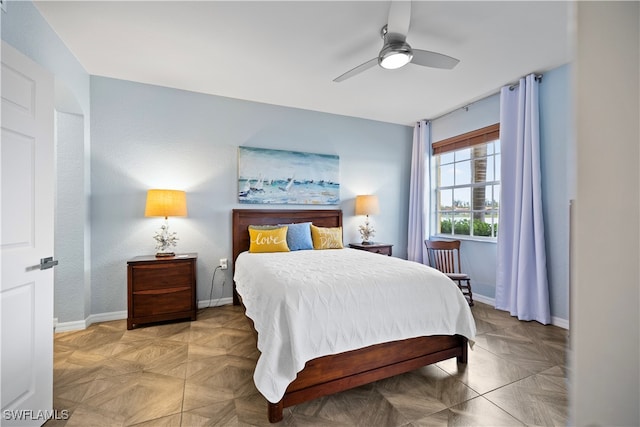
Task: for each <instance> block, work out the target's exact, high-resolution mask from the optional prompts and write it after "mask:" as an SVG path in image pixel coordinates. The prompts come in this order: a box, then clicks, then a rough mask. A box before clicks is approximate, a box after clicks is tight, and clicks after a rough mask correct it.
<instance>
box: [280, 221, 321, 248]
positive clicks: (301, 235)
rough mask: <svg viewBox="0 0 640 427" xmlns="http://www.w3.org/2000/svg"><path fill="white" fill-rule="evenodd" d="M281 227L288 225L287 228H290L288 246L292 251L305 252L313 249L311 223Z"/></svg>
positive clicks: (288, 230)
mask: <svg viewBox="0 0 640 427" xmlns="http://www.w3.org/2000/svg"><path fill="white" fill-rule="evenodd" d="M280 225H283V226H284V225H286V226H287V227H289V228H288V229H287V246H289V250H290V251H303V250H307V249H313V241H312V240H311V223H310V222H301V223H298V224H280Z"/></svg>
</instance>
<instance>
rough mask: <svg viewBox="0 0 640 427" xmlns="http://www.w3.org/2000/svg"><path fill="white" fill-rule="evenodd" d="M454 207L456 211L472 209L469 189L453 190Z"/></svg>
mask: <svg viewBox="0 0 640 427" xmlns="http://www.w3.org/2000/svg"><path fill="white" fill-rule="evenodd" d="M453 206H454V209H455V210H456V211H460V210H467V211H468V210H469V209H470V208H471V189H470V188H469V187H465V188H456V189H454V190H453Z"/></svg>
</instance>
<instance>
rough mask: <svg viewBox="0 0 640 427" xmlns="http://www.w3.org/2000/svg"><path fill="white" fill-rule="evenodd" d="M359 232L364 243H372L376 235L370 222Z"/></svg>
mask: <svg viewBox="0 0 640 427" xmlns="http://www.w3.org/2000/svg"><path fill="white" fill-rule="evenodd" d="M358 230H359V231H360V235H361V236H362V242H370V241H371V239H373V236H375V235H376V230H375V229H374V228H373V227H372V226H371V225H370V224H369V221H367V222H365V223H364V225H361V226H360V227H358Z"/></svg>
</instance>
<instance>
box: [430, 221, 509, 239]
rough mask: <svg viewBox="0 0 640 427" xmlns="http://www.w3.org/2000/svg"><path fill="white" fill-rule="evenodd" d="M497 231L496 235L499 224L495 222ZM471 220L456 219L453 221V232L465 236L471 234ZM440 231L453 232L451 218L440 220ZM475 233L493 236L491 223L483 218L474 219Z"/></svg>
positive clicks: (443, 232) (496, 233) (475, 234)
mask: <svg viewBox="0 0 640 427" xmlns="http://www.w3.org/2000/svg"><path fill="white" fill-rule="evenodd" d="M493 227H494V228H495V230H496V232H495V235H496V236H497V235H498V224H494V225H493ZM469 231H470V226H469V220H468V219H461V220H458V221H454V223H453V234H459V235H463V236H469V235H470V234H471V233H470V232H469ZM440 233H442V234H451V220H449V219H443V220H442V221H441V222H440ZM473 235H474V236H483V237H493V236H492V235H491V224H488V223H486V222H484V221H481V220H474V221H473Z"/></svg>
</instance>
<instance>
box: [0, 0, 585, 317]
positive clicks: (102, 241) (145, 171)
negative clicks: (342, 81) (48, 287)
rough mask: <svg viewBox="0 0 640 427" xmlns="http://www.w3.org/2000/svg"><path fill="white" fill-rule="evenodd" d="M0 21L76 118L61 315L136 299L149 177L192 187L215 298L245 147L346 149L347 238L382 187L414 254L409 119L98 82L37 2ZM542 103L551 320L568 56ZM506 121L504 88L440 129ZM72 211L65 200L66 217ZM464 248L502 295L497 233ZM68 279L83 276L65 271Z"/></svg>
mask: <svg viewBox="0 0 640 427" xmlns="http://www.w3.org/2000/svg"><path fill="white" fill-rule="evenodd" d="M1 26H2V39H3V40H4V41H6V42H8V43H9V44H11V45H12V46H14V47H15V48H17V49H18V50H20V51H21V52H23V53H24V54H25V55H27V56H28V57H30V58H31V59H33V60H34V61H36V62H38V63H40V64H41V65H42V66H43V67H44V68H46V69H47V70H49V71H50V72H51V73H52V74H54V76H55V80H56V106H57V109H58V111H60V112H65V113H71V114H73V115H75V116H78V118H77V120H76V119H74V118H73V117H72V116H68V117H67V119H69V120H71V121H72V122H74V124H73V126H74V127H75V130H73V132H67V136H65V135H64V134H61V135H59V138H58V140H57V149H58V152H59V153H61V154H62V156H63V157H61V158H60V159H58V162H57V195H56V200H57V202H58V203H59V204H60V205H61V206H64V209H62V210H64V219H65V220H64V221H57V222H56V224H57V225H56V231H55V232H56V239H57V241H59V242H60V243H62V244H60V245H57V246H56V254H55V255H56V256H57V257H60V258H64V259H66V262H65V263H64V264H62V265H61V266H60V267H58V270H57V271H58V272H59V273H57V275H56V284H55V286H56V301H55V315H56V316H57V317H58V318H59V320H60V321H64V322H70V321H77V320H84V319H86V318H87V316H89V315H90V314H100V313H105V312H112V311H121V310H125V309H126V295H125V285H126V281H125V277H126V276H125V270H124V268H125V261H126V259H128V258H129V257H131V256H134V255H138V254H141V253H152V252H153V242H152V241H151V235H152V234H153V232H154V231H155V229H156V228H157V226H158V223H157V221H156V220H154V219H150V218H144V217H143V216H142V210H143V209H144V193H145V191H146V189H148V188H150V187H151V186H172V187H181V188H184V189H185V190H187V191H188V192H189V196H188V197H189V209H190V212H189V217H188V218H175V219H172V220H171V224H172V227H173V228H174V229H175V230H176V231H178V232H179V233H180V237H181V241H180V246H179V247H180V249H184V250H194V251H198V252H199V253H200V260H201V261H200V266H199V270H198V273H199V283H198V287H199V290H198V298H199V299H208V297H209V290H210V287H209V286H210V279H211V272H212V270H213V266H215V265H216V264H217V260H218V258H221V257H226V258H230V255H231V254H230V252H231V250H230V238H231V236H230V231H229V227H230V217H229V210H230V209H232V208H234V207H242V206H240V205H238V204H237V203H236V198H235V190H236V188H235V184H234V183H235V181H234V180H235V173H236V149H237V146H239V145H248V146H258V147H268V148H280V149H290V150H299V151H314V152H321V153H336V154H338V155H340V161H341V180H342V199H343V202H342V204H341V206H340V207H341V208H342V209H344V212H345V240H347V241H356V240H357V239H358V235H357V232H356V229H357V225H358V224H359V220H358V219H356V218H353V217H351V212H353V197H354V196H355V195H356V194H361V193H370V192H371V193H374V192H375V193H376V194H378V195H379V196H380V200H381V205H382V212H381V214H380V215H378V216H376V217H374V218H373V222H374V225H375V226H376V229H377V230H378V234H377V236H376V240H379V241H385V242H390V243H393V244H394V245H395V246H394V255H397V256H400V257H405V256H406V217H407V204H408V196H407V191H406V188H408V180H409V170H410V166H409V165H410V146H411V129H410V128H408V127H404V126H397V125H390V124H384V123H379V122H372V121H367V120H361V119H353V118H348V117H342V116H336V115H330V114H321V113H314V112H311V111H303V110H295V109H289V108H284V107H277V106H272V105H265V104H256V103H251V102H245V101H239V100H233V99H228V98H219V97H214V96H207V95H202V94H195V93H191V92H183V91H177V90H172V89H166V88H159V87H154V86H147V85H141V84H136V83H131V82H123V81H118V80H110V79H104V78H97V77H96V78H91V79H90V77H89V75H88V74H87V73H86V71H85V70H84V68H83V67H82V66H81V64H80V63H79V62H78V61H77V60H76V59H75V57H74V56H73V55H72V53H71V52H70V51H69V50H68V49H67V48H66V46H65V45H64V44H63V43H62V41H61V40H60V39H59V38H58V37H57V35H56V34H55V33H54V32H53V31H52V30H51V28H50V27H49V25H48V24H47V23H46V21H45V20H44V19H43V18H42V16H41V15H40V14H39V12H38V10H37V8H36V7H35V6H34V5H33V4H32V3H31V2H9V4H8V5H7V12H2V23H1ZM540 102H541V106H542V107H541V110H542V113H541V127H542V129H541V131H542V134H541V140H542V159H541V160H542V169H543V177H544V178H543V179H544V180H543V183H542V185H543V197H544V203H545V232H546V235H547V255H548V260H547V264H548V271H549V283H550V288H551V308H552V315H553V316H554V317H557V318H560V319H568V317H569V315H568V305H569V303H568V255H567V254H568V211H567V209H568V208H567V207H568V200H569V198H570V197H569V196H570V191H571V190H570V188H569V186H570V183H571V182H572V180H573V175H574V171H575V167H574V166H573V161H572V160H571V158H572V156H571V155H570V144H569V142H568V139H569V138H570V136H569V129H570V126H569V123H570V119H571V118H570V112H569V110H570V108H569V71H568V66H565V67H560V68H558V69H556V70H552V71H549V72H547V73H545V76H544V80H543V84H542V85H541V89H540ZM92 109H96V110H97V111H98V116H97V117H93V116H92ZM63 117H64V116H63ZM498 118H499V105H498V102H497V97H490V98H488V99H486V100H483V101H481V102H478V103H476V104H473V105H472V106H471V107H470V108H469V111H468V112H463V111H459V112H456V113H454V114H451V115H449V116H446V117H444V118H442V119H440V120H436V121H434V123H433V136H434V140H435V139H442V138H446V137H448V136H452V135H455V134H459V133H463V132H466V131H469V130H472V129H475V128H477V127H480V126H483V125H487V124H492V123H495V122H496V121H498ZM65 120H66V119H65ZM78 123H80V124H78ZM481 123H484V124H481ZM78 126H82V127H83V128H84V141H80V140H79V138H78V132H77V127H78ZM63 130H65V131H68V130H69V129H68V128H65V129H63ZM68 135H73V137H72V138H69V137H68ZM91 138H92V139H91ZM89 141H91V142H92V144H93V147H92V149H93V151H94V152H92V150H90V149H89V146H90V144H89ZM78 150H81V151H80V152H78ZM64 156H66V158H67V160H68V158H69V156H71V157H72V158H73V161H67V160H65V158H64ZM89 158H90V159H91V160H90V161H89V160H88V159H89ZM79 159H85V161H84V163H82V162H80V163H78V160H79ZM79 165H82V167H80V166H79ZM92 180H95V181H96V182H95V183H92ZM79 192H82V194H79ZM90 197H91V209H92V210H91V216H89V198H90ZM69 200H72V201H73V207H71V208H70V207H69V202H68V201H69ZM62 210H59V209H56V215H57V216H59V215H61V213H62ZM92 234H95V236H93V235H92ZM63 240H64V241H63ZM89 245H91V247H90V246H89ZM463 245H464V246H463V248H464V259H463V263H464V264H465V265H466V266H467V267H468V270H469V271H470V273H471V274H472V275H473V277H474V290H475V292H477V293H479V294H480V295H484V296H485V297H487V298H493V297H494V295H495V252H496V251H495V244H493V243H480V242H471V241H469V242H464V244H463ZM92 250H93V251H94V252H93V253H92V252H91V251H92ZM92 262H93V265H92ZM68 277H72V278H73V279H72V280H68V279H65V280H62V278H68ZM225 279H226V280H225V290H224V292H221V289H220V286H221V284H222V276H218V277H217V278H216V289H215V292H214V298H216V297H218V296H220V295H224V296H229V295H230V283H231V277H230V276H229V273H228V272H227V275H226V276H225ZM79 296H80V297H79ZM71 300H73V301H71ZM76 300H77V301H76Z"/></svg>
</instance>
